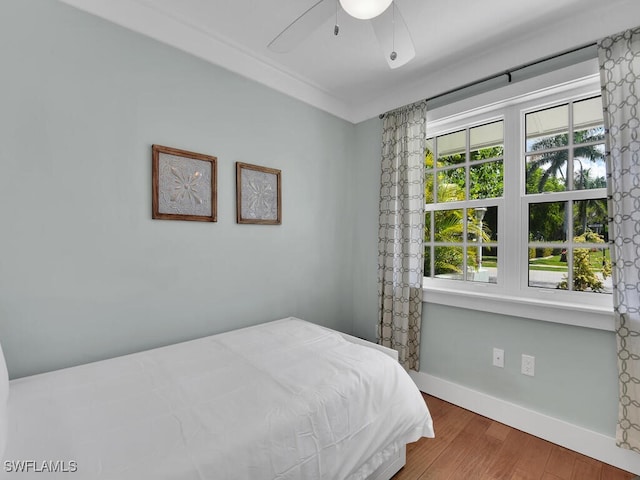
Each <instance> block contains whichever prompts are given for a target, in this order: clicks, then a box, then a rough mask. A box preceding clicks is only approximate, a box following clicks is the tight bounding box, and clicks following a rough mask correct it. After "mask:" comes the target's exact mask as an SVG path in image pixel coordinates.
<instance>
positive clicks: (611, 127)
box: [598, 27, 640, 452]
mask: <svg viewBox="0 0 640 480" xmlns="http://www.w3.org/2000/svg"><path fill="white" fill-rule="evenodd" d="M598 57H599V62H600V79H601V84H602V101H603V105H604V114H605V115H604V121H605V128H606V131H607V168H608V173H607V176H608V182H607V183H608V188H609V216H610V222H611V228H610V238H611V240H612V245H611V255H612V259H613V272H612V273H613V275H612V276H613V284H614V290H613V303H614V310H615V314H616V330H617V343H618V370H619V375H618V379H619V385H620V387H619V390H620V391H619V399H620V404H619V409H618V428H617V432H616V441H617V444H618V446H620V447H622V448H627V449H630V450H635V451H637V452H640V228H639V226H640V103H639V100H638V99H639V98H640V27H638V28H635V29H633V30H627V31H625V32H622V33H620V34H617V35H613V36H611V37H607V38H604V39H602V40H601V41H600V42H599V43H598Z"/></svg>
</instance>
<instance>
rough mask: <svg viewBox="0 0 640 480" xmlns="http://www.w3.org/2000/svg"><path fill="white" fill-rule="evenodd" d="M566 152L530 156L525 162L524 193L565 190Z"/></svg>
mask: <svg viewBox="0 0 640 480" xmlns="http://www.w3.org/2000/svg"><path fill="white" fill-rule="evenodd" d="M568 154H569V152H568V150H559V151H556V152H550V153H543V154H542V155H530V156H527V157H526V159H525V162H526V193H542V192H562V191H564V190H566V181H567V180H566V179H567V156H568Z"/></svg>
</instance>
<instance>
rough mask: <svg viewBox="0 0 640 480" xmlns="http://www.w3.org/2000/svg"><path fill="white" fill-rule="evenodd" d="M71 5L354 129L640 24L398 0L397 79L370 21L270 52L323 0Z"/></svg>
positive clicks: (596, 2)
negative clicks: (406, 40)
mask: <svg viewBox="0 0 640 480" xmlns="http://www.w3.org/2000/svg"><path fill="white" fill-rule="evenodd" d="M61 1H63V2H65V3H68V4H70V5H73V6H76V7H78V8H81V9H83V10H86V11H88V12H90V13H93V14H95V15H98V16H100V17H103V18H106V19H108V20H111V21H113V22H115V23H117V24H119V25H122V26H124V27H127V28H130V29H132V30H134V31H136V32H139V33H142V34H144V35H148V36H150V37H152V38H155V39H157V40H159V41H162V42H165V43H167V44H169V45H172V46H174V47H177V48H180V49H182V50H185V51H187V52H190V53H192V54H194V55H196V56H198V57H200V58H203V59H205V60H207V61H210V62H212V63H214V64H217V65H220V66H222V67H224V68H227V69H229V70H231V71H234V72H236V73H239V74H241V75H243V76H246V77H249V78H252V79H254V80H256V81H258V82H261V83H264V84H266V85H268V86H270V87H272V88H274V89H276V90H279V91H281V92H283V93H286V94H288V95H291V96H292V97H295V98H298V99H300V100H302V101H304V102H307V103H309V104H311V105H314V106H316V107H318V108H321V109H323V110H326V111H328V112H330V113H332V114H334V115H336V116H338V117H341V118H343V119H346V120H348V121H351V122H354V123H357V122H360V121H363V120H366V119H368V118H372V117H374V116H376V115H378V114H379V113H382V112H385V111H387V110H390V109H393V108H396V107H398V106H401V105H404V104H407V103H411V102H413V101H416V100H419V99H421V98H426V97H429V96H432V95H436V94H439V93H442V92H444V91H447V90H450V89H452V88H455V87H458V86H460V85H464V84H466V83H469V82H471V81H474V80H477V79H480V78H484V77H487V76H489V75H492V74H495V73H497V72H501V71H505V70H508V69H510V68H513V67H516V66H519V65H523V64H525V63H528V62H531V61H535V60H538V59H540V58H543V57H546V56H549V55H552V54H554V53H558V52H561V51H565V50H568V49H571V48H574V47H577V46H581V45H584V44H587V43H591V42H593V41H596V40H597V39H598V38H601V37H603V36H606V35H609V34H612V33H616V32H619V31H622V30H624V29H627V28H632V27H635V26H637V25H638V24H640V1H639V0H535V1H533V2H525V1H523V0H446V1H443V0H395V1H396V5H397V8H398V9H399V10H400V11H401V12H402V15H403V16H404V18H405V21H406V23H407V26H408V28H409V30H410V32H411V35H412V37H413V41H414V43H415V48H416V57H415V58H414V59H413V60H412V61H411V62H410V63H408V64H407V65H405V66H403V67H400V68H397V69H393V70H392V69H390V68H389V67H388V65H387V62H386V60H385V57H384V55H388V52H383V51H382V50H381V48H380V46H379V45H378V43H377V40H376V37H375V35H374V33H373V29H372V27H371V25H370V22H369V21H366V20H356V19H354V18H351V17H349V16H348V15H346V14H345V13H344V12H341V14H340V17H339V23H340V29H341V30H340V35H339V36H338V37H334V35H333V26H334V19H333V18H332V19H329V20H328V21H327V22H326V23H325V24H323V25H322V26H321V27H320V28H318V29H317V30H315V31H313V32H310V33H309V36H308V38H307V39H306V40H304V41H303V42H302V43H300V45H299V46H298V47H297V48H296V49H294V50H293V51H292V52H290V53H286V54H278V53H274V52H272V51H270V50H268V49H267V44H268V43H269V42H270V41H271V40H272V39H273V38H274V37H275V36H276V35H277V34H278V33H279V32H280V31H281V30H283V29H284V28H285V27H286V26H287V25H288V24H289V23H291V22H292V21H293V20H294V19H295V18H296V17H298V16H299V15H300V14H301V13H302V12H304V11H305V10H306V9H308V8H309V7H310V6H312V5H313V4H314V3H315V2H316V1H317V0H61ZM325 1H328V2H332V1H334V0H325Z"/></svg>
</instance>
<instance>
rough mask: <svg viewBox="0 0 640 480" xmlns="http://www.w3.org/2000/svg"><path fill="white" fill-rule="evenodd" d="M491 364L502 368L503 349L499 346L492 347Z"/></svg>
mask: <svg viewBox="0 0 640 480" xmlns="http://www.w3.org/2000/svg"><path fill="white" fill-rule="evenodd" d="M493 366H494V367H500V368H504V350H502V349H501V348H494V349H493Z"/></svg>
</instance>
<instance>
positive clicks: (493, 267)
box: [424, 75, 613, 329]
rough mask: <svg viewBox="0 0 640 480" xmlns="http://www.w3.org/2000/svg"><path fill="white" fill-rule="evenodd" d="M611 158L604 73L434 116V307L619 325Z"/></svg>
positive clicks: (428, 235) (430, 126) (430, 280)
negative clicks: (609, 196)
mask: <svg viewBox="0 0 640 480" xmlns="http://www.w3.org/2000/svg"><path fill="white" fill-rule="evenodd" d="M521 88H523V87H521ZM532 91H533V90H532ZM448 108H449V110H450V111H451V110H452V109H453V108H455V106H454V107H448ZM604 152H605V146H604V126H603V116H602V103H601V98H600V96H599V84H598V79H597V76H595V75H594V76H592V77H590V78H588V79H581V80H579V81H576V82H574V83H570V82H565V83H562V84H561V86H559V87H554V88H546V89H545V90H536V91H535V93H532V94H521V95H519V96H514V97H510V98H507V99H506V100H504V101H501V102H493V103H492V104H490V105H488V106H483V105H482V104H481V103H479V100H478V99H475V107H474V108H472V109H469V110H459V111H458V112H453V113H449V114H447V115H442V117H441V118H438V117H437V116H435V118H428V121H427V150H426V153H425V197H426V205H425V265H424V272H425V277H426V278H425V282H424V284H425V300H426V301H432V302H435V303H446V304H451V305H457V306H463V307H464V306H470V307H471V308H475V309H478V308H480V309H483V308H484V309H486V310H489V311H494V312H498V313H508V314H515V315H523V316H527V317H531V318H539V319H542V320H552V321H558V322H563V323H570V324H577V325H587V326H591V327H596V328H604V329H610V328H612V325H613V323H612V320H611V319H612V318H613V317H612V315H611V312H612V298H611V297H612V296H611V291H612V282H611V263H610V253H609V248H608V243H607V242H608V225H607V201H606V175H605V162H604Z"/></svg>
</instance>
